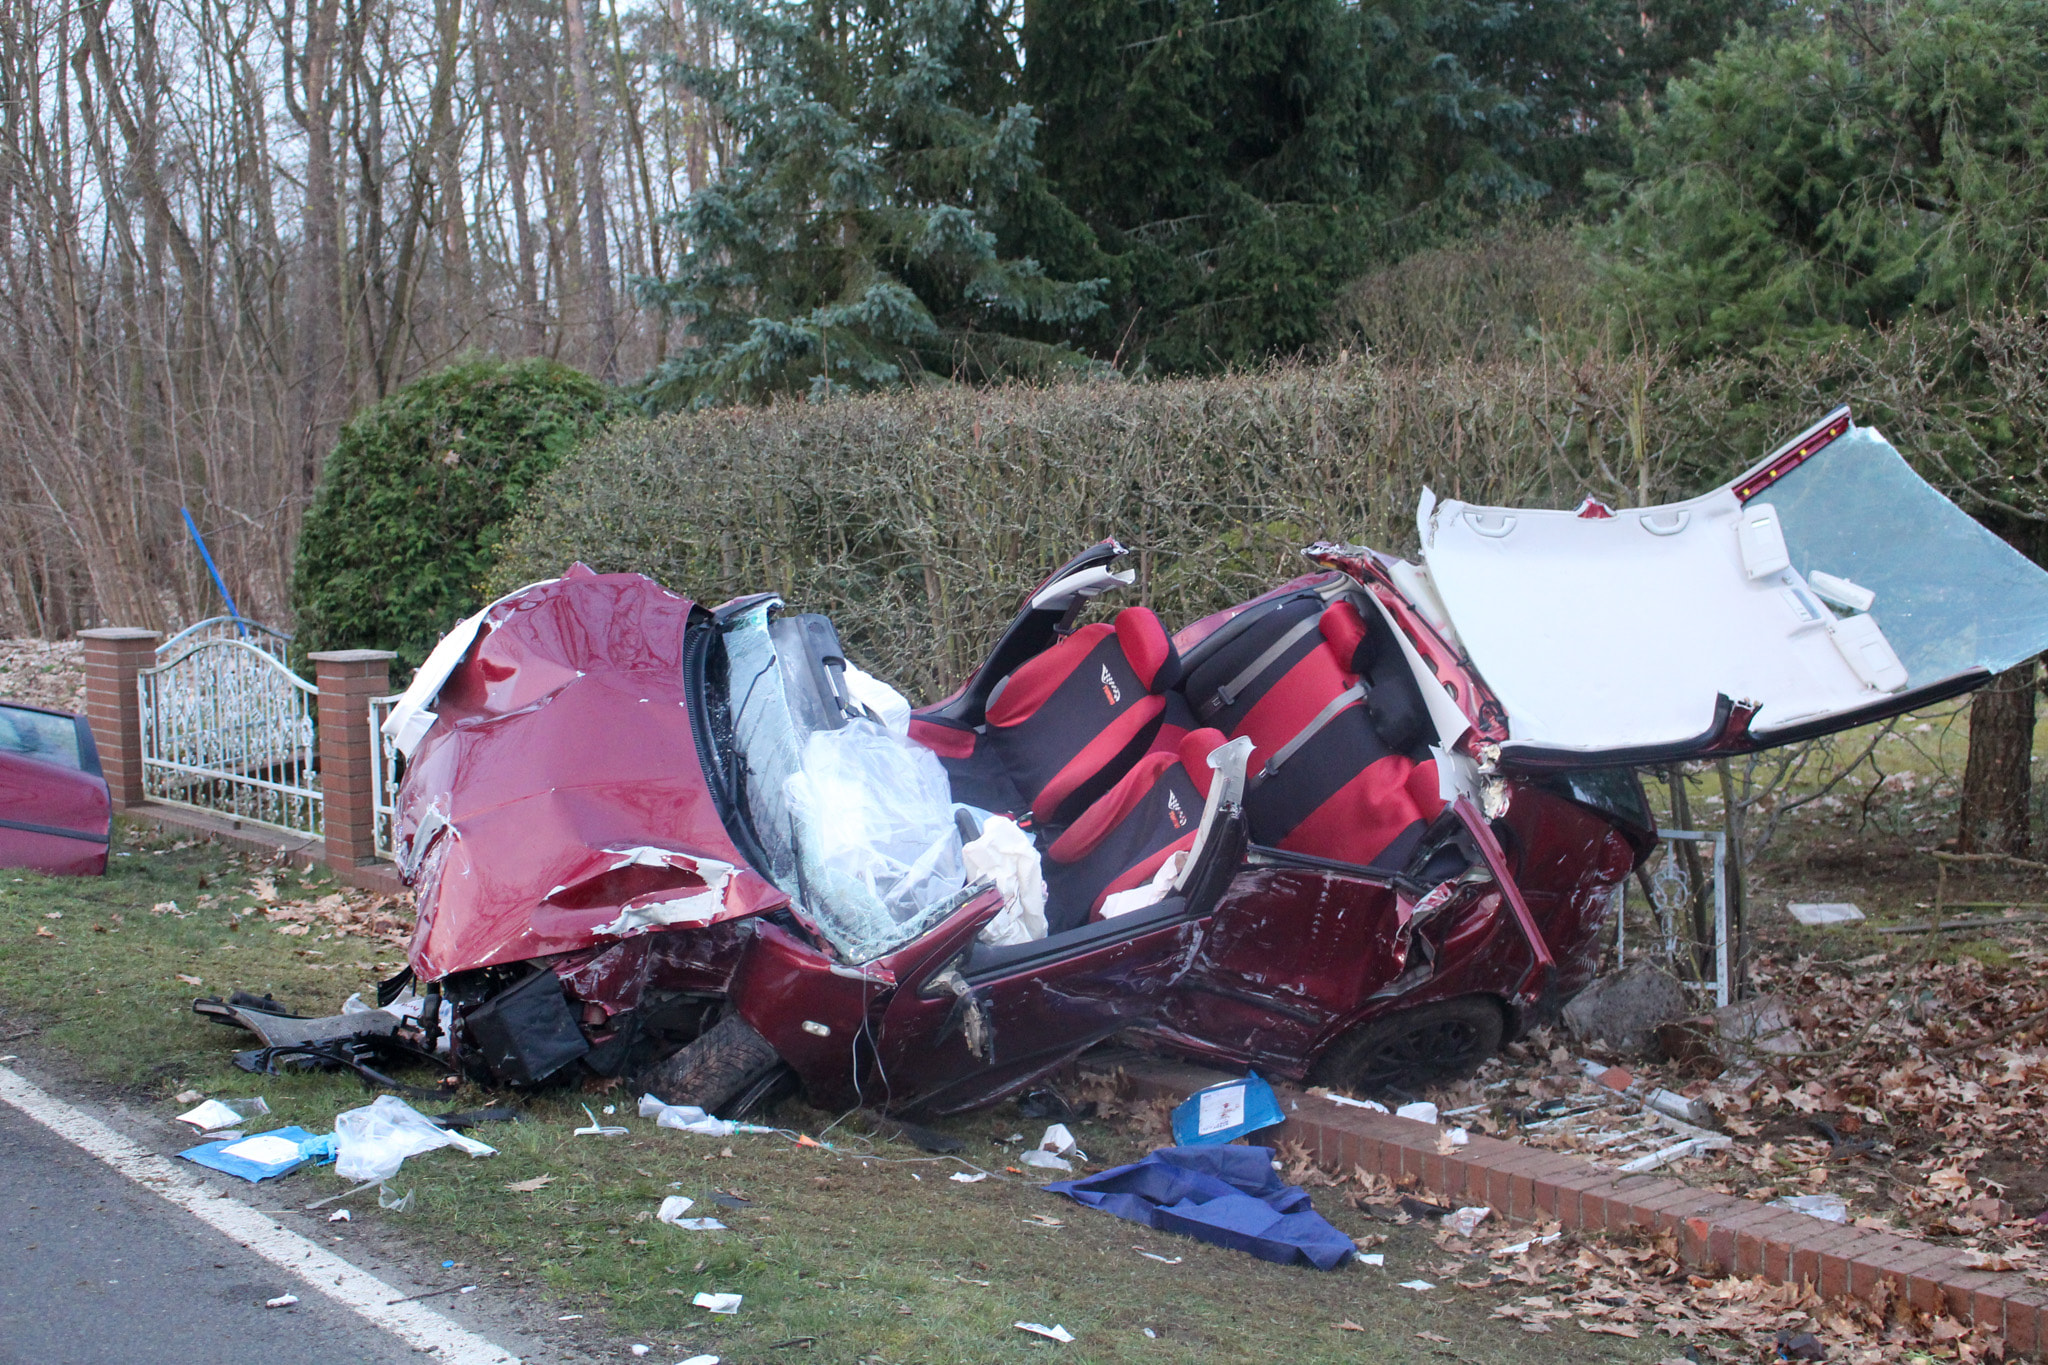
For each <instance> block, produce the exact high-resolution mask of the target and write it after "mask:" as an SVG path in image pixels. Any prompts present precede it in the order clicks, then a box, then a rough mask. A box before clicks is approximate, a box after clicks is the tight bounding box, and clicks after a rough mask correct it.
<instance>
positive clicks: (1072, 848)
mask: <svg viewBox="0 0 2048 1365" xmlns="http://www.w3.org/2000/svg"><path fill="white" fill-rule="evenodd" d="M1223 742H1224V740H1223V733H1222V732H1221V731H1220V730H1208V729H1202V730H1193V731H1190V732H1189V733H1188V734H1187V735H1185V736H1184V737H1182V739H1181V742H1180V745H1179V747H1178V748H1177V749H1176V750H1174V751H1171V752H1168V751H1164V750H1161V751H1156V752H1153V753H1149V754H1146V755H1145V756H1144V757H1143V758H1140V759H1139V760H1138V762H1137V765H1136V766H1135V767H1133V768H1132V769H1131V770H1130V771H1129V772H1127V773H1125V774H1124V775H1123V777H1122V778H1121V779H1119V780H1118V782H1117V783H1116V785H1115V786H1113V787H1111V788H1110V789H1109V790H1108V791H1106V792H1104V793H1103V794H1102V795H1101V796H1100V797H1098V798H1097V799H1096V800H1095V802H1094V803H1093V804H1092V805H1090V806H1089V807H1088V809H1087V810H1085V811H1083V812H1082V813H1081V816H1080V818H1079V819H1077V820H1075V821H1074V823H1073V824H1071V825H1069V826H1067V828H1066V830H1065V832H1063V833H1062V834H1061V835H1060V837H1059V838H1057V839H1055V840H1054V841H1053V844H1052V847H1051V848H1049V849H1047V850H1046V852H1045V881H1046V920H1047V923H1048V926H1049V931H1050V932H1051V933H1055V934H1057V933H1063V932H1065V931H1066V930H1068V929H1075V928H1079V927H1080V926H1081V925H1083V924H1085V923H1087V922H1088V920H1089V919H1091V918H1092V917H1093V916H1094V915H1095V914H1096V912H1098V911H1099V910H1101V909H1102V902H1103V901H1104V900H1106V899H1108V898H1109V897H1110V896H1111V895H1113V894H1114V893H1116V892H1118V891H1127V890H1129V889H1130V888H1132V887H1134V886H1142V885H1143V884H1145V883H1146V882H1148V881H1150V880H1151V879H1152V876H1153V874H1154V873H1156V872H1158V871H1159V868H1160V865H1161V864H1163V863H1164V862H1165V861H1166V860H1167V859H1168V858H1170V857H1172V856H1173V855H1174V854H1175V853H1178V852H1181V851H1182V850H1185V849H1190V848H1193V847H1194V843H1195V833H1196V831H1197V829H1199V828H1200V826H1201V823H1202V807H1203V804H1204V803H1205V802H1207V801H1208V799H1209V783H1210V782H1211V780H1212V779H1213V778H1214V777H1215V770H1214V769H1212V768H1210V766H1209V764H1208V758H1209V755H1210V754H1211V753H1212V752H1214V751H1215V749H1216V747H1217V746H1218V745H1220V744H1222V743H1223Z"/></svg>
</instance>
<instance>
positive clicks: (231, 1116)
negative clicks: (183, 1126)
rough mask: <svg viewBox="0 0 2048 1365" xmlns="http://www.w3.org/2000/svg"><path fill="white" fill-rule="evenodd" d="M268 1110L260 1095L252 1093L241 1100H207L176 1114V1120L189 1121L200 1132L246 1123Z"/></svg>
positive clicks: (268, 1106) (267, 1105) (268, 1107)
mask: <svg viewBox="0 0 2048 1365" xmlns="http://www.w3.org/2000/svg"><path fill="white" fill-rule="evenodd" d="M269 1112H270V1105H269V1104H267V1103H266V1102H265V1101H264V1099H263V1097H262V1096H261V1095H252V1096H250V1097H249V1098H248V1099H243V1100H208V1101H206V1102H205V1103H204V1104H201V1105H200V1106H199V1107H198V1108H196V1109H191V1110H188V1111H186V1112H185V1113H182V1114H180V1115H178V1122H180V1123H189V1124H191V1125H192V1126H193V1127H194V1128H197V1129H198V1130H199V1131H200V1132H202V1133H211V1132H214V1131H216V1130H217V1129H221V1128H233V1127H236V1126H237V1125H239V1124H243V1123H247V1122H248V1121H249V1120H250V1119H253V1118H255V1117H257V1116H258V1115H259V1114H267V1113H269Z"/></svg>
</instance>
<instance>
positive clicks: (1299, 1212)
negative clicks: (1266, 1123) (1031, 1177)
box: [1045, 1146, 1357, 1270]
mask: <svg viewBox="0 0 2048 1365" xmlns="http://www.w3.org/2000/svg"><path fill="white" fill-rule="evenodd" d="M1045 1188H1046V1189H1048V1190H1052V1191H1053V1192H1055V1193H1057V1194H1064V1195H1066V1196H1068V1197H1069V1198H1071V1199H1074V1200H1076V1201H1077V1202H1079V1203H1082V1204H1086V1205H1087V1206H1088V1207H1089V1208H1092V1209H1101V1210H1102V1211H1103V1212H1104V1213H1113V1214H1115V1215H1116V1216H1117V1217H1119V1218H1128V1219H1130V1220H1131V1221H1132V1222H1134V1223H1143V1224H1144V1225H1145V1226H1147V1227H1152V1228H1158V1229H1160V1230H1161V1231H1162V1232H1178V1233H1183V1234H1185V1235H1187V1236H1189V1237H1194V1238H1198V1239H1200V1240H1201V1241H1204V1242H1214V1243H1215V1244H1216V1245H1218V1246H1226V1247H1234V1248H1236V1249H1237V1250H1239V1251H1248V1252H1250V1253H1251V1254H1252V1255H1254V1256H1256V1257H1258V1258H1259V1259H1260V1260H1262V1261H1277V1262H1278V1263H1279V1264H1281V1265H1292V1264H1294V1263H1295V1262H1297V1261H1306V1262H1307V1263H1308V1264H1310V1265H1312V1266H1314V1267H1315V1268H1316V1269H1318V1270H1334V1269H1336V1268H1337V1267H1338V1266H1340V1265H1342V1264H1343V1263H1344V1262H1345V1261H1346V1260H1348V1259H1349V1258H1350V1256H1351V1254H1352V1252H1353V1251H1355V1250H1356V1249H1357V1248H1356V1246H1355V1244H1354V1243H1353V1242H1352V1240H1351V1239H1350V1238H1349V1237H1346V1236H1345V1235H1344V1234H1343V1233H1341V1232H1339V1231H1338V1230H1337V1229H1336V1228H1334V1227H1332V1226H1331V1225H1330V1222H1329V1220H1328V1219H1326V1218H1324V1217H1323V1216H1322V1215H1321V1214H1320V1213H1317V1212H1316V1211H1315V1209H1314V1208H1313V1207H1311V1205H1310V1202H1309V1197H1308V1191H1306V1190H1304V1189H1302V1188H1301V1187H1300V1186H1298V1185H1287V1184H1283V1183H1282V1182H1281V1180H1280V1177H1279V1175H1278V1174H1277V1173H1276V1172H1275V1171H1274V1170H1273V1149H1272V1148H1270V1147H1215V1146H1204V1147H1162V1148H1160V1149H1159V1150H1158V1151H1156V1152H1154V1153H1152V1155H1150V1156H1148V1157H1146V1158H1145V1159H1144V1160H1143V1161H1139V1162H1135V1163H1133V1164H1131V1165H1129V1166H1118V1167H1117V1168H1116V1169H1115V1170H1110V1171H1104V1172H1102V1173H1101V1174H1100V1175H1091V1176H1088V1177H1086V1178H1084V1179H1081V1180H1057V1181H1054V1182H1053V1183H1052V1184H1050V1185H1047V1186H1046V1187H1045Z"/></svg>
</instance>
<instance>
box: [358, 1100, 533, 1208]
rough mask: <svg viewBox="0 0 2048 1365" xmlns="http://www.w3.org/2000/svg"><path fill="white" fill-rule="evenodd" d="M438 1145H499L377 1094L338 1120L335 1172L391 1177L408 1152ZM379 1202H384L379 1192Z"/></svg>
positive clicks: (481, 1150)
mask: <svg viewBox="0 0 2048 1365" xmlns="http://www.w3.org/2000/svg"><path fill="white" fill-rule="evenodd" d="M437 1147H460V1148H461V1149H462V1150H463V1151H465V1152H467V1153H469V1154H470V1155H471V1156H496V1155H497V1152H498V1149H497V1148H495V1147H492V1146H489V1145H488V1144H485V1143H482V1142H478V1141H477V1140H476V1139H475V1138H472V1137H465V1136H463V1135H462V1134H461V1133H456V1132H451V1131H449V1130H448V1129H446V1128H443V1127H441V1125H439V1124H437V1123H435V1122H434V1121H433V1120H432V1119H430V1118H428V1117H427V1116H426V1115H425V1114H422V1113H421V1112H420V1111H419V1110H417V1109H415V1108H413V1107H412V1106H411V1105H409V1104H407V1103H406V1102H405V1101H404V1100H401V1099H399V1098H398V1097H397V1096H395V1095H379V1096H378V1097H377V1098H376V1099H375V1100H373V1101H371V1102H370V1103H369V1104H366V1105H364V1106H363V1107H362V1108H360V1109H347V1110H344V1111H342V1112H341V1113H340V1114H338V1115H336V1116H335V1120H334V1153H335V1161H334V1171H335V1174H336V1175H339V1176H340V1177H341V1178H342V1179H344V1180H389V1179H390V1178H391V1177H392V1176H394V1175H396V1174H398V1168H399V1166H401V1165H402V1164H404V1162H405V1159H406V1158H407V1157H409V1156H418V1155H419V1154H420V1153H422V1152H431V1151H433V1150H434V1149H435V1148H437ZM378 1202H379V1203H382V1202H383V1201H382V1198H381V1196H380V1197H379V1201H378Z"/></svg>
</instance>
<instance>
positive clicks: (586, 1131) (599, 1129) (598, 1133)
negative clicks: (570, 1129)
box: [575, 1104, 633, 1137]
mask: <svg viewBox="0 0 2048 1365" xmlns="http://www.w3.org/2000/svg"><path fill="white" fill-rule="evenodd" d="M583 1112H584V1113H585V1114H586V1115H589V1118H590V1126H589V1127H587V1128H578V1129H576V1130H575V1135H576V1136H577V1137H624V1136H625V1135H626V1134H628V1133H630V1132H632V1131H633V1130H632V1129H630V1128H626V1127H622V1126H621V1125H619V1124H616V1123H599V1122H598V1121H597V1115H595V1114H592V1113H591V1112H590V1106H589V1105H587V1104H586V1105H584V1106H583ZM605 1112H606V1113H610V1112H611V1110H610V1108H609V1106H607V1108H606V1110H605Z"/></svg>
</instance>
